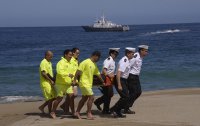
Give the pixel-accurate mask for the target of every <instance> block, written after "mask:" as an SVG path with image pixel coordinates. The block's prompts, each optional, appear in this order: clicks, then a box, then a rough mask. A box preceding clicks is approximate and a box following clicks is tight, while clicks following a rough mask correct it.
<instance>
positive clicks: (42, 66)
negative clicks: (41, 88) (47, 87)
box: [39, 59, 53, 85]
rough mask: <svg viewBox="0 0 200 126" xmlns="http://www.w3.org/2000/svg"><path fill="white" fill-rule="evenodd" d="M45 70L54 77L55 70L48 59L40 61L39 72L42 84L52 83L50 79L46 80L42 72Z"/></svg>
mask: <svg viewBox="0 0 200 126" xmlns="http://www.w3.org/2000/svg"><path fill="white" fill-rule="evenodd" d="M42 71H45V72H46V74H49V75H51V77H53V70H52V64H51V62H49V61H47V60H46V59H43V60H42V61H41V63H40V68H39V73H40V84H41V85H42V84H44V83H50V82H49V81H48V80H46V79H45V78H44V77H43V76H42V74H41V72H42Z"/></svg>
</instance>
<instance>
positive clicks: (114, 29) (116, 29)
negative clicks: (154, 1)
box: [82, 26, 129, 32]
mask: <svg viewBox="0 0 200 126" xmlns="http://www.w3.org/2000/svg"><path fill="white" fill-rule="evenodd" d="M82 28H83V29H84V30H85V31H86V32H123V31H129V27H127V26H122V27H112V28H95V27H92V26H82Z"/></svg>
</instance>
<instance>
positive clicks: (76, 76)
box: [72, 70, 82, 86]
mask: <svg viewBox="0 0 200 126" xmlns="http://www.w3.org/2000/svg"><path fill="white" fill-rule="evenodd" d="M81 74H82V71H80V70H77V71H76V74H75V76H74V80H73V83H72V86H75V85H77V83H76V80H77V79H78V78H79V76H81Z"/></svg>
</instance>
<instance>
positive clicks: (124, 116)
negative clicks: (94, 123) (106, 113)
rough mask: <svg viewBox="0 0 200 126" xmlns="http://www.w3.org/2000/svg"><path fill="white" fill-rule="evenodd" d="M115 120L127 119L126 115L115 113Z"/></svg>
mask: <svg viewBox="0 0 200 126" xmlns="http://www.w3.org/2000/svg"><path fill="white" fill-rule="evenodd" d="M112 114H113V116H114V118H126V115H125V114H122V113H121V112H116V111H114V112H113V113H112Z"/></svg>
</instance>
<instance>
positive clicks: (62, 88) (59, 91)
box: [50, 49, 74, 118]
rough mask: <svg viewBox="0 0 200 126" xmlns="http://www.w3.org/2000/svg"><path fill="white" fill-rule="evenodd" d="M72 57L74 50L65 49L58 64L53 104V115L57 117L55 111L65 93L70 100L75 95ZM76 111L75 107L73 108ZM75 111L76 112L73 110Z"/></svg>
mask: <svg viewBox="0 0 200 126" xmlns="http://www.w3.org/2000/svg"><path fill="white" fill-rule="evenodd" d="M71 58H72V51H71V50H69V49H67V50H65V51H64V57H62V58H61V60H60V61H59V62H58V63H57V65H56V72H57V74H56V85H55V88H56V95H57V97H56V100H55V101H54V104H53V109H52V112H51V114H50V115H51V117H52V118H56V114H55V111H56V109H57V107H58V104H59V103H60V102H61V101H62V99H63V97H64V95H67V97H69V98H70V99H69V101H71V98H72V96H73V89H72V86H71V84H72V78H73V77H74V75H73V69H72V67H71V62H70V60H71ZM69 104H70V107H73V106H71V103H69ZM72 109H73V110H72V111H74V108H72ZM73 113H74V112H73Z"/></svg>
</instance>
